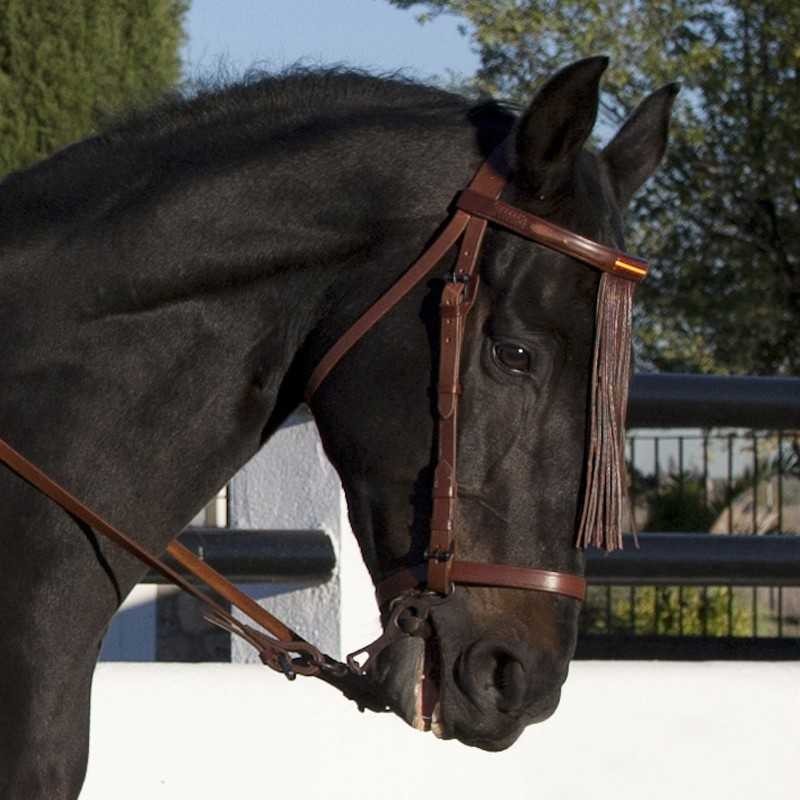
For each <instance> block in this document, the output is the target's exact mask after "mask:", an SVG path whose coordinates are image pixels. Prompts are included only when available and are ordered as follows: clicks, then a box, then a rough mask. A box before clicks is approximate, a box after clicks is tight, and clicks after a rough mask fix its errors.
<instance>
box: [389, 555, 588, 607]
mask: <svg viewBox="0 0 800 800" xmlns="http://www.w3.org/2000/svg"><path fill="white" fill-rule="evenodd" d="M426 574H427V573H426V565H425V564H418V565H417V566H415V567H411V568H410V569H405V570H401V571H399V572H394V573H392V574H391V575H390V576H389V577H388V578H386V579H384V580H383V581H381V582H380V583H379V584H378V586H377V588H376V590H375V595H376V597H377V598H378V603H379V605H381V606H383V605H385V604H386V603H387V602H389V601H390V600H392V599H393V598H395V597H397V596H398V595H400V594H402V593H403V592H406V591H409V590H410V589H420V588H423V587H425V586H426ZM450 578H451V580H452V582H453V583H455V584H466V585H470V586H499V587H503V588H509V589H528V590H535V591H539V592H552V593H554V594H561V595H564V596H565V597H572V598H574V599H575V600H583V599H584V598H585V597H586V579H585V578H583V577H581V576H580V575H574V574H572V573H570V572H558V571H556V570H546V569H534V568H531V567H517V566H512V565H510V564H484V563H482V562H476V561H459V560H457V559H453V563H452V566H451V570H450ZM427 588H430V587H427Z"/></svg>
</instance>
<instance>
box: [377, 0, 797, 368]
mask: <svg viewBox="0 0 800 800" xmlns="http://www.w3.org/2000/svg"><path fill="white" fill-rule="evenodd" d="M390 2H392V3H393V4H394V5H396V6H399V7H402V8H410V7H412V6H416V7H419V8H421V9H422V13H421V14H420V17H419V18H420V19H421V21H423V22H424V21H425V20H426V19H429V18H430V17H431V16H435V15H436V14H440V13H451V14H455V15H458V16H460V17H461V18H463V20H464V22H465V25H464V27H463V32H464V33H465V35H468V36H470V37H471V40H472V42H473V44H474V46H475V48H476V50H477V52H478V53H479V54H480V58H481V68H480V70H479V72H478V74H477V76H476V84H477V87H478V88H479V89H481V90H486V91H489V92H491V93H493V94H497V95H499V96H501V97H505V98H507V99H510V100H512V101H518V102H525V101H526V100H527V98H529V97H530V94H531V88H532V86H534V85H535V83H536V82H537V81H538V80H540V79H541V78H543V77H544V76H546V75H547V74H549V73H551V72H553V71H555V70H557V69H558V68H560V67H562V66H564V65H565V64H566V63H568V62H569V61H571V60H573V59H576V58H581V57H584V56H587V55H592V54H597V53H606V54H608V55H609V56H611V67H610V68H609V70H608V72H607V75H606V77H605V80H604V90H605V91H604V96H603V103H602V111H601V121H602V122H603V123H604V125H602V126H601V129H604V130H606V131H608V130H610V129H611V128H612V127H616V126H617V125H618V124H619V123H620V122H621V120H622V119H623V118H624V117H625V116H626V115H627V114H628V113H629V112H630V110H631V109H632V108H633V105H634V103H635V102H636V101H637V100H638V99H640V98H641V97H642V96H643V95H644V94H645V93H646V92H648V91H650V90H652V89H653V88H654V87H655V86H657V85H659V84H660V83H665V82H667V81H670V80H675V79H677V80H680V81H681V82H682V83H683V86H684V89H683V92H682V95H681V97H680V98H679V103H678V105H677V108H676V118H675V121H674V123H673V126H672V144H671V147H670V150H669V153H668V156H667V159H666V163H665V165H664V166H663V167H662V169H661V170H660V171H659V173H657V175H656V177H655V178H654V179H653V180H652V181H651V182H650V183H649V184H648V188H647V189H646V190H645V191H644V192H641V193H640V194H639V196H638V197H637V198H636V199H635V201H634V203H633V206H632V209H631V217H632V219H631V223H632V224H631V225H629V231H630V235H629V243H628V244H629V248H630V249H632V250H634V252H636V251H637V250H638V251H641V252H642V253H644V254H647V255H648V256H650V257H651V258H652V260H653V262H654V269H653V274H652V277H651V278H650V279H648V281H646V282H645V284H644V285H643V286H642V287H641V290H640V293H639V295H638V296H639V299H640V303H639V311H638V320H637V322H638V331H637V339H638V342H639V347H640V351H639V355H640V356H641V357H642V359H643V361H644V363H645V364H648V365H650V366H652V367H655V368H657V369H660V370H665V371H669V370H672V371H680V370H686V371H697V372H739V373H743V372H745V373H746V372H749V373H754V374H759V373H760V374H773V373H782V374H800V347H798V326H800V235H798V234H799V233H800V231H799V230H798V229H799V228H800V216H799V215H798V211H800V208H799V207H800V178H798V176H800V143H799V142H800V140H798V136H797V131H798V129H799V128H800V91H799V90H798V87H800V4H798V3H797V2H796V0H763V1H762V2H752V1H751V0H729V2H719V0H716V1H714V2H708V1H701V0H527V1H526V0H432V1H429V2H423V3H418V2H415V1H414V0H390Z"/></svg>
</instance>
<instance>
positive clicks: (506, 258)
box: [490, 242, 599, 328]
mask: <svg viewBox="0 0 800 800" xmlns="http://www.w3.org/2000/svg"><path fill="white" fill-rule="evenodd" d="M510 248H511V251H510V252H508V253H506V254H503V255H501V257H499V258H498V260H497V263H495V264H493V265H492V267H491V268H490V273H491V278H490V280H491V282H492V285H493V288H494V289H495V290H496V292H495V296H496V298H497V306H496V310H497V311H498V312H500V313H503V312H506V313H510V314H513V316H514V317H515V318H516V319H518V320H519V321H521V322H524V323H529V324H530V325H532V326H535V327H539V326H541V325H542V324H546V325H547V326H548V327H556V328H561V327H565V326H566V327H569V326H572V325H575V324H579V323H580V321H582V320H585V321H587V322H589V321H591V318H592V317H591V314H592V312H593V309H594V301H595V296H596V291H597V284H598V280H599V277H598V275H597V273H596V270H593V269H592V268H591V267H588V266H586V265H584V264H581V263H580V262H578V261H576V260H575V259H572V258H569V257H567V256H562V255H559V254H556V253H553V252H552V251H550V250H547V249H546V248H544V247H542V246H539V245H533V244H531V243H529V242H512V243H510Z"/></svg>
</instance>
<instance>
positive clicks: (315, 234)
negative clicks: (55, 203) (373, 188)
mask: <svg viewBox="0 0 800 800" xmlns="http://www.w3.org/2000/svg"><path fill="white" fill-rule="evenodd" d="M365 163H369V162H368V161H365ZM293 169H294V167H293V165H291V164H281V163H278V164H275V165H270V164H265V165H260V167H255V168H253V169H252V170H249V171H248V172H247V174H246V175H244V174H241V175H238V176H234V177H231V178H225V177H222V178H219V177H218V178H213V177H212V178H206V179H204V180H201V181H198V182H197V183H196V184H194V185H190V186H188V187H186V189H185V190H184V191H183V192H177V193H176V192H172V193H170V194H166V195H165V197H163V198H161V197H160V198H159V200H157V201H156V202H155V203H151V204H149V205H147V204H145V205H137V204H133V206H132V207H130V206H126V208H125V211H124V213H123V212H122V211H119V212H115V211H113V209H112V210H111V211H110V212H105V213H104V214H103V216H102V218H101V219H93V220H90V221H84V222H83V223H77V224H76V225H74V226H71V227H70V229H69V231H68V232H67V233H63V232H58V237H59V240H54V241H51V242H50V243H49V244H48V245H45V246H42V245H41V243H40V244H39V245H37V248H36V249H35V250H34V249H33V248H31V249H30V250H29V251H28V252H22V253H21V254H20V252H17V257H16V259H10V260H9V262H8V264H7V265H6V270H5V274H6V276H7V277H9V280H7V281H4V284H5V285H4V286H3V287H2V288H0V292H2V294H1V295H0V297H2V299H3V303H2V306H4V307H5V309H6V310H9V309H11V311H9V314H11V315H12V316H13V320H11V317H9V321H10V322H12V321H13V326H12V327H11V328H10V329H12V330H16V331H21V332H22V334H21V336H20V338H18V339H17V340H15V342H14V343H13V344H12V343H11V342H6V343H5V345H0V348H2V349H0V370H2V372H3V378H4V385H5V386H6V387H9V386H12V387H13V388H12V389H11V390H10V391H5V390H4V395H3V399H2V400H0V436H3V437H4V438H7V439H8V440H9V441H10V442H11V443H12V444H13V445H15V446H16V447H18V449H20V450H22V451H23V452H24V453H26V454H28V455H29V456H30V457H31V458H33V459H34V460H36V461H38V462H39V463H40V464H41V466H42V467H43V468H45V469H46V470H48V471H50V472H51V473H52V474H53V476H54V477H55V478H57V479H61V480H63V481H64V482H65V483H67V484H68V488H71V489H73V490H74V491H75V492H76V493H77V494H79V495H80V496H81V497H82V498H83V499H85V500H86V501H87V502H89V503H90V504H94V505H95V506H96V507H97V509H98V510H99V511H100V512H101V513H108V514H109V516H111V518H112V521H120V522H124V523H125V524H133V525H135V526H136V527H137V528H138V529H139V530H146V531H152V534H151V538H152V537H156V536H164V535H166V534H167V533H169V532H174V530H175V529H176V528H179V527H181V526H182V525H183V524H185V523H186V522H187V521H188V520H189V519H190V518H191V516H192V515H193V514H194V513H195V512H196V511H197V510H198V508H199V507H200V506H201V505H202V503H203V502H204V501H205V500H206V499H207V498H208V497H209V496H211V495H212V494H213V492H214V491H215V490H216V489H217V488H218V487H219V486H220V485H221V484H223V483H224V482H225V481H226V480H227V479H228V478H229V477H230V476H231V475H232V474H233V473H234V472H235V471H236V469H238V467H239V466H241V465H242V464H243V463H244V462H245V461H246V460H247V459H248V458H249V457H250V456H251V455H252V454H253V453H254V452H255V451H256V450H257V449H258V447H259V446H260V444H261V443H262V441H263V437H264V434H265V431H266V430H267V429H268V428H269V426H270V425H271V422H272V421H273V414H274V413H275V408H276V401H277V398H278V394H279V391H280V389H281V384H282V381H283V379H284V376H285V375H286V372H287V370H288V368H289V366H290V363H291V361H292V359H293V357H294V355H295V354H296V352H297V350H298V348H299V347H300V346H301V345H302V343H303V342H304V340H305V339H306V337H307V336H308V334H309V332H310V331H311V330H313V329H314V328H316V327H317V326H318V325H319V323H320V317H321V316H322V315H324V314H325V313H328V312H329V311H330V308H329V306H326V305H325V303H324V302H323V298H324V297H326V298H329V297H330V296H331V295H333V296H342V294H343V293H345V292H346V291H347V289H348V287H351V286H353V285H354V279H355V282H356V283H357V284H358V285H360V287H361V290H362V293H364V294H365V295H366V297H368V298H370V299H374V296H376V293H377V286H379V285H380V283H381V281H382V280H383V279H382V278H381V277H380V272H382V271H383V269H384V267H383V265H380V264H379V265H376V264H375V263H374V257H373V255H372V253H370V252H369V251H370V248H371V247H372V246H374V237H375V228H374V226H370V225H367V224H364V223H363V221H362V222H361V223H360V224H359V215H363V217H364V219H367V218H370V217H373V218H374V208H373V207H372V206H371V202H372V198H371V197H370V190H369V188H368V178H369V175H367V174H365V172H364V169H363V168H362V167H361V166H358V165H356V167H355V168H350V172H351V173H352V174H351V175H350V176H349V177H350V179H351V180H349V181H348V180H347V178H348V175H347V174H346V170H344V168H342V172H341V174H338V175H337V174H328V175H327V176H326V178H325V181H324V182H323V181H320V182H319V184H318V185H316V186H315V185H314V184H313V182H312V183H309V181H311V179H312V177H313V176H305V177H306V180H302V179H301V180H294V181H292V180H291V178H292V170H293ZM299 177H300V178H302V177H303V176H299ZM243 180H246V181H249V182H250V184H255V185H257V186H258V187H259V188H258V191H256V192H253V190H252V188H248V186H247V185H243V184H242V181H243ZM336 185H349V186H350V193H351V194H350V195H349V196H348V197H342V196H337V194H336V192H335V191H334V190H332V189H331V188H330V186H336ZM359 187H360V188H359ZM314 189H319V191H314ZM359 192H361V195H359ZM392 200H393V201H394V200H395V198H392ZM397 200H398V202H402V198H398V199H397ZM388 210H389V211H390V212H391V213H392V214H396V213H397V206H396V205H395V204H392V205H390V206H389V207H388ZM405 233H406V231H404V230H403V227H402V226H399V227H398V228H397V232H396V233H395V234H394V236H392V235H386V236H385V241H384V240H382V241H381V244H382V245H383V250H384V251H385V252H386V253H390V254H393V253H396V252H397V250H398V248H399V249H400V250H401V251H402V250H403V245H402V244H401V243H400V240H401V239H402V238H404V235H405ZM425 235H426V234H425V230H424V229H423V230H421V231H419V233H418V237H419V238H420V243H421V241H422V239H423V237H424V236H425ZM406 246H407V247H408V248H409V251H408V252H409V253H413V251H414V249H416V248H417V246H418V244H417V243H416V242H414V241H413V240H412V241H411V242H410V243H408V244H407V245H406ZM364 253H369V256H365V255H364ZM395 257H396V256H395ZM404 257H405V256H404V255H403V256H401V258H404ZM0 258H2V254H0ZM368 259H369V260H368ZM12 261H13V263H15V264H17V272H16V273H15V274H13V275H10V274H9V273H10V269H11V268H10V266H9V264H11V262H12ZM400 266H401V267H402V264H400ZM376 276H377V277H376ZM376 280H377V283H376V287H375V288H373V287H372V285H371V283H372V282H375V281H376ZM359 281H360V283H359ZM156 501H157V502H156ZM154 543H155V542H154Z"/></svg>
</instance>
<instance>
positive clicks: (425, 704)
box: [411, 639, 443, 738]
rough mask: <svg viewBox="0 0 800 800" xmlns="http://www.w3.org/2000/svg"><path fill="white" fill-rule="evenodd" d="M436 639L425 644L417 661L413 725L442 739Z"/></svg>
mask: <svg viewBox="0 0 800 800" xmlns="http://www.w3.org/2000/svg"><path fill="white" fill-rule="evenodd" d="M436 646H437V642H436V639H429V640H428V641H426V643H425V647H424V648H423V650H422V652H421V653H420V656H419V658H418V660H417V672H416V682H415V685H414V720H413V722H412V723H411V724H412V726H413V727H414V728H416V729H417V730H420V731H433V733H434V735H436V736H438V737H439V738H442V735H443V729H442V722H441V702H440V685H439V677H440V676H439V674H438V658H437V656H438V654H437V652H436V650H435V648H436Z"/></svg>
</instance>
